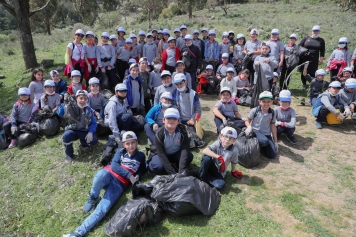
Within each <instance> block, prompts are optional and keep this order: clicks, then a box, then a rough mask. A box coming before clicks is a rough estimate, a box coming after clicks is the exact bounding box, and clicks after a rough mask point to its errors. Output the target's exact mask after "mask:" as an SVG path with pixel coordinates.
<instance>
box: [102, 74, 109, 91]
mask: <svg viewBox="0 0 356 237" xmlns="http://www.w3.org/2000/svg"><path fill="white" fill-rule="evenodd" d="M100 88H102V89H106V90H110V81H109V78H108V76H107V75H106V73H101V79H100Z"/></svg>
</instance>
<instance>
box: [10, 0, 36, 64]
mask: <svg viewBox="0 0 356 237" xmlns="http://www.w3.org/2000/svg"><path fill="white" fill-rule="evenodd" d="M12 2H13V6H14V10H15V17H16V20H17V24H18V30H19V33H20V43H21V49H22V55H23V59H24V61H25V67H26V69H30V68H35V67H37V65H38V64H37V58H36V53H35V46H34V44H33V39H32V33H31V26H30V4H29V1H25V0H13V1H12Z"/></svg>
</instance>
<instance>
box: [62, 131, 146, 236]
mask: <svg viewBox="0 0 356 237" xmlns="http://www.w3.org/2000/svg"><path fill="white" fill-rule="evenodd" d="M122 142H123V146H124V148H121V149H118V150H117V152H116V154H115V156H114V158H113V160H112V163H111V164H110V165H108V166H106V167H105V168H104V169H102V170H99V171H98V172H97V173H96V174H95V176H94V179H93V185H92V187H91V190H90V192H89V198H88V201H87V202H86V203H85V205H84V208H83V209H84V212H90V211H91V210H93V209H94V207H95V205H96V204H97V203H98V205H97V206H96V208H95V210H94V212H93V213H91V214H90V216H88V217H87V218H86V219H85V220H84V221H83V223H82V224H81V225H80V226H78V227H77V228H76V230H75V231H74V232H72V233H71V234H70V235H69V237H81V236H84V235H85V234H86V233H88V232H89V231H90V230H91V229H92V228H93V227H94V226H95V225H96V224H97V223H98V222H99V221H100V220H101V219H102V218H103V217H104V216H105V215H106V213H108V212H109V210H110V208H111V207H112V206H113V205H114V204H115V203H116V201H117V200H118V199H119V197H120V196H121V194H123V192H124V191H125V189H126V188H127V186H128V185H129V184H130V182H131V183H132V184H134V183H135V182H137V181H138V180H139V178H140V177H141V176H142V175H143V173H144V172H145V171H146V162H145V154H144V153H142V152H140V151H139V150H138V149H137V145H138V141H137V136H136V134H135V133H134V132H131V131H129V132H125V133H124V134H123V136H122ZM102 189H105V190H106V191H105V193H104V196H103V198H102V199H101V200H100V197H99V195H100V191H101V190H102Z"/></svg>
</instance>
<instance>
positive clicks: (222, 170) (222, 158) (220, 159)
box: [218, 156, 226, 173]
mask: <svg viewBox="0 0 356 237" xmlns="http://www.w3.org/2000/svg"><path fill="white" fill-rule="evenodd" d="M218 161H220V163H221V167H220V172H221V173H222V172H225V168H226V167H225V161H224V157H222V156H219V157H218Z"/></svg>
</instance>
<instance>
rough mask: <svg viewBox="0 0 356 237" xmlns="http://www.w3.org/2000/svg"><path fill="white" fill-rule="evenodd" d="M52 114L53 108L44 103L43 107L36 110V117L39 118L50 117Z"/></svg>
mask: <svg viewBox="0 0 356 237" xmlns="http://www.w3.org/2000/svg"><path fill="white" fill-rule="evenodd" d="M53 115H54V113H53V110H51V109H50V108H49V106H48V105H46V106H45V107H44V108H43V109H41V110H39V111H38V112H37V118H38V119H39V120H42V119H46V118H50V117H52V116H53Z"/></svg>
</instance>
